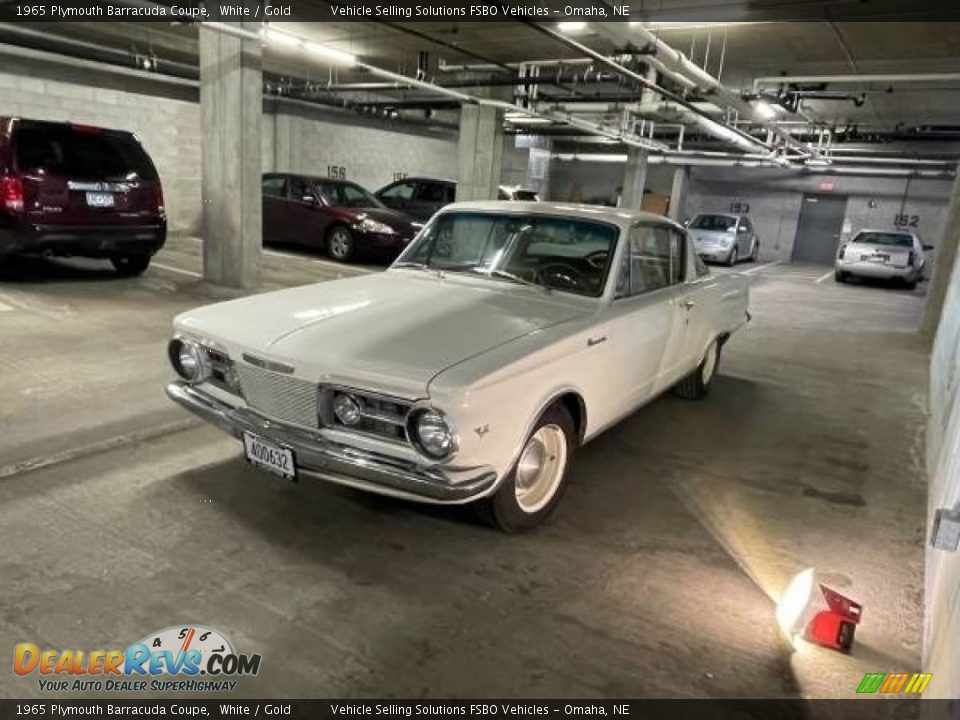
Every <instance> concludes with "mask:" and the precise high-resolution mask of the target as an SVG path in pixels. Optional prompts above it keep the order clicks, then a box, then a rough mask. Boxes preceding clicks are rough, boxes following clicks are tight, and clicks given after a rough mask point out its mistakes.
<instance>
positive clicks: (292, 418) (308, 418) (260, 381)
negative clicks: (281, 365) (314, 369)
mask: <svg viewBox="0 0 960 720" xmlns="http://www.w3.org/2000/svg"><path fill="white" fill-rule="evenodd" d="M235 367H236V370H237V375H238V376H239V378H240V389H241V391H242V392H243V397H244V398H245V399H246V401H247V405H249V406H250V407H251V408H253V409H254V410H256V411H257V412H259V413H261V414H263V415H266V416H267V417H269V418H273V419H275V420H280V421H281V422H288V423H293V424H295V425H303V426H305V427H314V428H315V427H318V426H319V419H318V417H317V386H316V385H315V384H314V383H312V382H309V381H307V380H300V379H299V378H295V377H290V376H289V375H282V374H280V373H275V372H271V371H270V370H264V369H262V368H258V367H255V366H253V365H250V364H248V363H245V362H239V363H237V364H236V366H235Z"/></svg>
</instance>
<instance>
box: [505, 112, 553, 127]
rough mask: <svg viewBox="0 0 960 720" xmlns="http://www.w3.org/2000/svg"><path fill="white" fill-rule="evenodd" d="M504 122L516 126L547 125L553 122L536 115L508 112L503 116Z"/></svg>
mask: <svg viewBox="0 0 960 720" xmlns="http://www.w3.org/2000/svg"><path fill="white" fill-rule="evenodd" d="M503 118H504V120H506V121H507V122H510V123H513V124H514V125H546V124H548V123H551V122H553V121H552V120H550V118H545V117H537V116H536V115H526V114H524V113H513V112H508V113H506V114H505V115H504V116H503Z"/></svg>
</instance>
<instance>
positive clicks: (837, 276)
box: [827, 270, 847, 283]
mask: <svg viewBox="0 0 960 720" xmlns="http://www.w3.org/2000/svg"><path fill="white" fill-rule="evenodd" d="M827 277H830V276H829V275H828V276H827ZM833 279H834V280H836V281H837V282H838V283H842V282H846V281H847V273H845V272H844V271H843V270H835V271H834V273H833Z"/></svg>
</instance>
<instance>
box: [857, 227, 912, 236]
mask: <svg viewBox="0 0 960 720" xmlns="http://www.w3.org/2000/svg"><path fill="white" fill-rule="evenodd" d="M860 233H883V234H884V235H916V233H914V232H912V231H910V230H888V229H887V228H861V229H859V230H857V232H856V233H855V234H856V235H859V234H860Z"/></svg>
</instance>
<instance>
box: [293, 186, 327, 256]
mask: <svg viewBox="0 0 960 720" xmlns="http://www.w3.org/2000/svg"><path fill="white" fill-rule="evenodd" d="M284 222H285V224H286V226H287V228H288V230H287V238H288V241H289V242H292V243H296V244H297V245H302V246H304V247H309V248H315V249H316V248H319V249H322V248H323V241H324V233H325V232H326V213H325V212H324V205H323V203H321V201H320V198H319V197H318V195H317V193H316V191H315V189H314V187H313V182H312V181H310V180H308V179H306V178H302V177H297V176H296V175H291V176H290V177H289V179H288V182H287V202H286V207H285V217H284Z"/></svg>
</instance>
